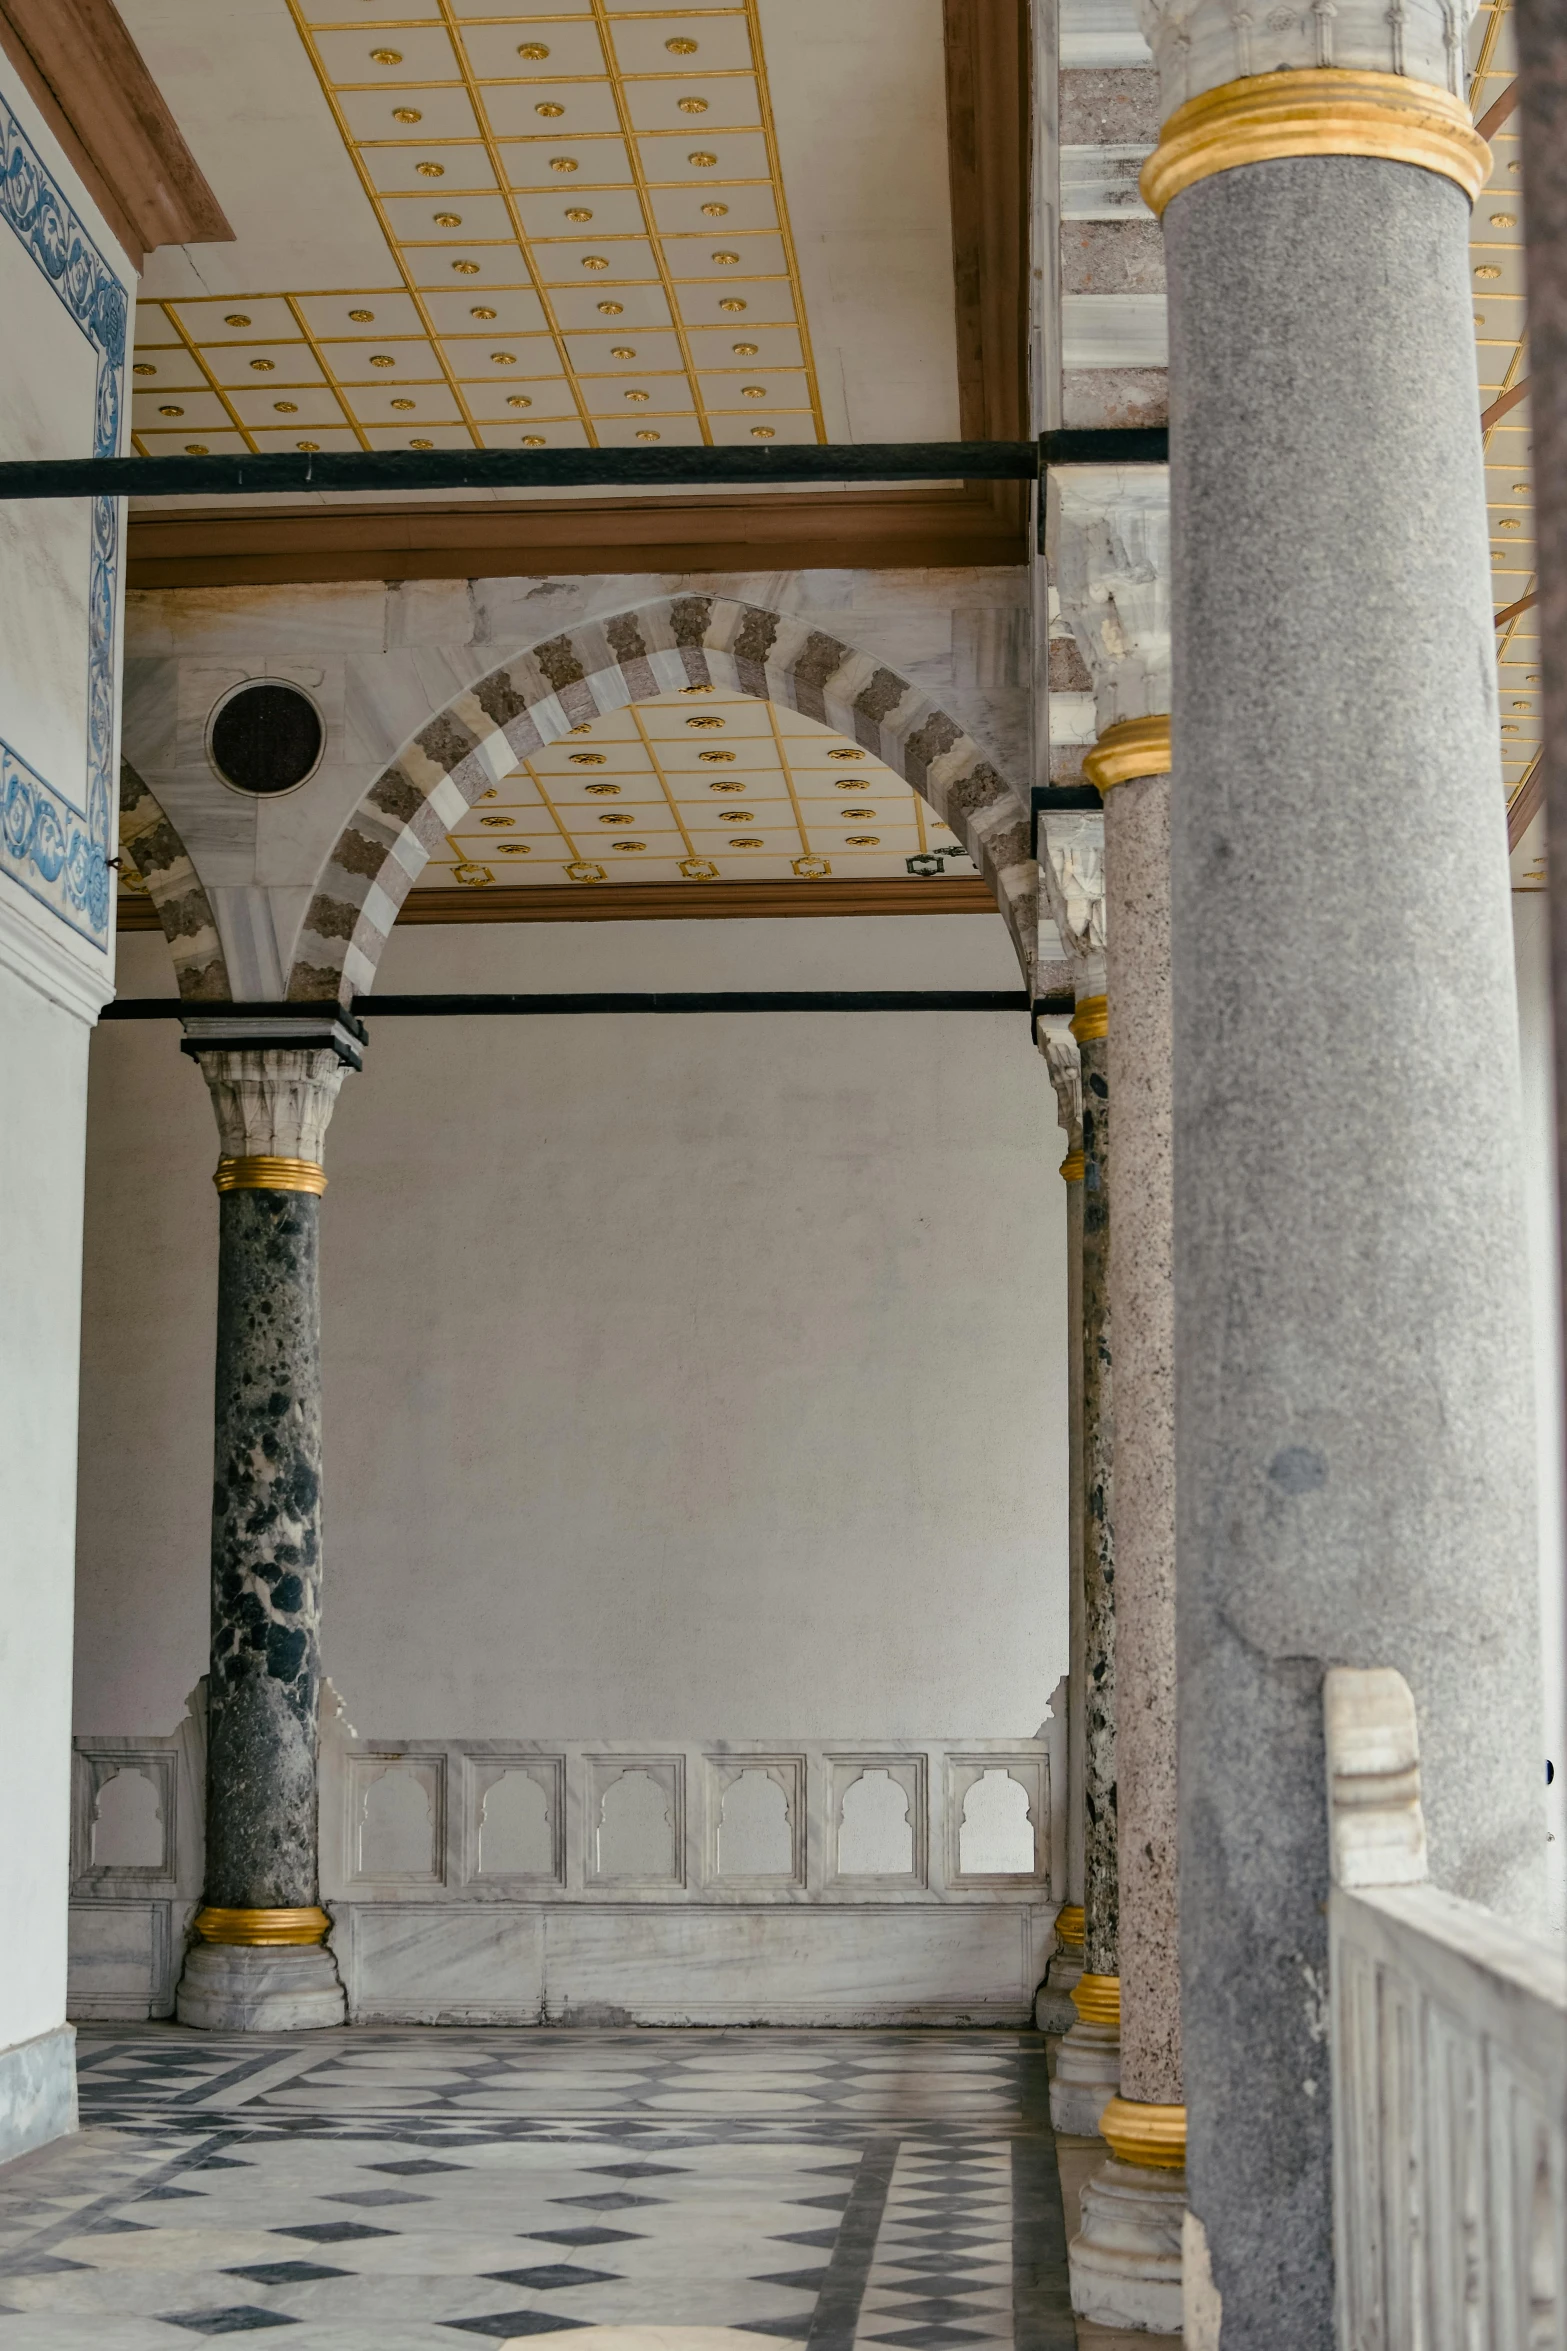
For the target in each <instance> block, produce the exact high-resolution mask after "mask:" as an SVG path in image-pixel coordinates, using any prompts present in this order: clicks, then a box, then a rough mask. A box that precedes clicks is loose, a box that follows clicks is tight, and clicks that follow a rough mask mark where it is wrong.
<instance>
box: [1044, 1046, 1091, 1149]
mask: <svg viewBox="0 0 1567 2351" xmlns="http://www.w3.org/2000/svg"><path fill="white" fill-rule="evenodd" d="M1034 1036H1035V1041H1036V1042H1037V1044H1038V1046H1039V1050H1040V1052H1041V1053H1042V1054H1043V1055H1044V1057H1045V1067H1046V1069H1047V1070H1048V1071H1049V1073H1050V1083H1051V1084H1052V1086H1054V1088H1055V1094H1056V1124H1057V1125H1058V1126H1059V1127H1060V1129H1061V1132H1062V1133H1063V1134H1064V1135H1065V1137H1066V1143H1067V1150H1068V1152H1069V1153H1070V1152H1073V1151H1081V1149H1082V1147H1083V1063H1082V1057H1081V1055H1080V1054H1079V1052H1078V1050H1077V1039H1076V1038H1075V1037H1074V1036H1073V1034H1072V1032H1071V1030H1070V1029H1069V1028H1068V1027H1067V1024H1066V1022H1065V1020H1042V1021H1040V1022H1039V1023H1038V1025H1037V1026H1036V1028H1035V1031H1034Z"/></svg>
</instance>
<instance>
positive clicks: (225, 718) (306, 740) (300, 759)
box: [209, 680, 325, 798]
mask: <svg viewBox="0 0 1567 2351" xmlns="http://www.w3.org/2000/svg"><path fill="white" fill-rule="evenodd" d="M324 739H325V738H324V734H323V730H322V726H321V714H320V712H319V711H318V710H317V708H316V706H315V704H314V703H313V702H312V701H311V699H310V697H309V695H308V694H303V693H301V692H300V690H299V688H298V687H297V686H285V685H281V684H279V683H277V682H276V681H273V680H268V681H267V682H266V683H265V684H261V685H254V686H241V687H240V688H239V690H238V691H237V693H233V694H230V696H229V698H228V700H227V701H226V702H223V703H220V704H219V706H218V709H217V712H216V714H215V715H214V717H213V721H212V731H211V734H210V737H209V748H210V750H211V753H212V764H213V766H214V767H215V768H216V769H217V771H218V773H219V775H220V776H221V777H222V778H223V781H224V782H225V783H226V784H232V785H233V787H234V789H235V791H236V792H249V793H252V794H253V795H255V796H256V797H258V798H265V797H267V796H268V795H270V794H271V793H273V792H291V791H292V790H293V789H294V786H295V785H296V784H302V783H303V782H304V780H305V778H306V776H308V775H310V774H311V773H312V772H313V770H314V768H315V765H316V762H317V761H318V760H319V758H320V757H321V746H322V743H323V741H324Z"/></svg>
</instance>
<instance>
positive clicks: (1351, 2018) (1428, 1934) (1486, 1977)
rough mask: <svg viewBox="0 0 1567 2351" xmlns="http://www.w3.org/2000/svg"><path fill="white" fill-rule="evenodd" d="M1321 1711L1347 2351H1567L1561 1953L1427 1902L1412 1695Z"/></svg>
mask: <svg viewBox="0 0 1567 2351" xmlns="http://www.w3.org/2000/svg"><path fill="white" fill-rule="evenodd" d="M1325 1708H1326V1727H1327V1748H1328V1775H1329V1804H1330V1821H1331V1831H1332V1848H1333V1888H1332V1893H1331V1897H1330V1900H1329V1910H1328V1916H1329V1954H1330V1957H1329V1965H1330V1977H1331V1986H1332V2002H1331V2022H1330V2034H1331V2040H1332V2055H1333V2141H1334V2240H1335V2244H1334V2251H1335V2263H1336V2269H1337V2278H1338V2339H1339V2343H1340V2346H1341V2351H1409V2347H1412V2346H1416V2345H1418V2346H1421V2347H1423V2351H1567V1953H1564V1951H1563V1949H1562V1947H1561V1946H1560V1945H1556V1944H1552V1943H1549V1942H1546V1941H1544V1940H1543V1939H1542V1938H1540V1937H1538V1936H1531V1935H1529V1934H1527V1933H1526V1932H1524V1931H1522V1930H1520V1929H1518V1928H1515V1927H1512V1926H1510V1925H1507V1924H1505V1923H1504V1922H1503V1921H1502V1920H1500V1919H1498V1918H1497V1917H1495V1916H1494V1915H1493V1914H1492V1913H1491V1912H1490V1911H1487V1910H1483V1909H1481V1908H1480V1907H1479V1906H1478V1905H1477V1904H1475V1903H1472V1902H1462V1901H1459V1900H1457V1899H1456V1898H1455V1897H1454V1896H1452V1895H1450V1894H1444V1893H1441V1892H1440V1891H1439V1890H1438V1889H1437V1888H1436V1887H1434V1886H1432V1885H1429V1884H1428V1883H1427V1882H1426V1851H1425V1825H1424V1821H1423V1818H1422V1815H1421V1809H1420V1772H1419V1748H1418V1743H1417V1738H1416V1729H1415V1709H1414V1701H1413V1699H1412V1697H1411V1695H1410V1692H1409V1687H1408V1685H1407V1683H1406V1682H1405V1681H1404V1679H1403V1677H1402V1676H1401V1675H1400V1674H1397V1673H1393V1672H1391V1671H1381V1672H1366V1671H1353V1670H1350V1669H1348V1668H1338V1669H1335V1670H1334V1671H1333V1672H1331V1673H1330V1674H1329V1675H1328V1677H1327V1686H1326V1691H1325Z"/></svg>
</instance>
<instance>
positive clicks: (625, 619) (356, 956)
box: [288, 595, 1039, 1003]
mask: <svg viewBox="0 0 1567 2351" xmlns="http://www.w3.org/2000/svg"><path fill="white" fill-rule="evenodd" d="M697 685H711V686H718V687H720V688H723V689H724V690H726V691H729V692H738V693H742V694H751V695H754V696H756V698H757V699H758V700H761V701H769V702H775V703H778V704H780V705H782V706H783V707H785V708H787V709H791V710H797V711H799V712H801V713H802V715H803V716H805V717H807V718H814V719H817V720H819V721H820V722H821V724H822V725H824V726H830V727H833V728H836V729H837V730H838V731H839V732H841V733H843V734H846V735H848V736H850V737H851V738H852V739H853V740H854V741H855V742H857V743H859V744H861V745H862V746H863V747H864V749H865V750H867V751H870V752H872V753H874V754H875V756H876V757H877V758H878V759H881V760H884V761H885V763H886V764H887V766H888V767H890V768H891V769H892V770H893V771H894V773H895V774H897V775H899V776H901V777H902V778H903V780H904V782H905V783H907V784H909V785H911V786H912V788H913V789H914V790H915V791H916V792H918V793H919V794H920V795H921V797H922V798H923V799H925V800H926V801H928V802H929V804H930V806H931V807H932V808H933V809H934V810H935V812H936V814H937V815H938V816H939V817H941V818H942V819H943V821H944V822H945V823H946V824H948V825H950V826H951V828H952V830H953V832H954V833H955V834H956V835H957V837H958V839H959V840H960V841H961V842H962V843H963V845H964V847H965V848H966V849H967V851H968V854H969V855H970V857H972V858H973V860H974V862H975V864H976V865H977V866H978V868H979V870H980V872H981V873H982V874H983V875H984V876H985V879H986V881H987V882H988V883H989V884H990V887H991V889H992V890H993V891H994V893H995V897H996V903H997V905H998V906H999V908H1000V910H1001V914H1002V918H1003V920H1004V921H1005V923H1006V925H1007V928H1008V929H1009V931H1010V932H1011V934H1012V941H1013V945H1014V946H1015V948H1016V950H1017V954H1018V960H1019V962H1020V963H1021V965H1022V967H1023V972H1024V976H1025V979H1026V980H1027V981H1028V983H1029V985H1030V987H1032V984H1033V975H1034V965H1035V960H1036V948H1037V931H1038V890H1039V879H1038V871H1037V868H1036V867H1035V864H1034V861H1033V859H1032V857H1031V856H1030V854H1029V822H1028V805H1027V799H1026V795H1025V793H1024V792H1023V791H1022V790H1021V789H1020V788H1019V786H1018V785H1017V784H1016V783H1014V782H1012V781H1010V780H1009V779H1008V778H1007V777H1006V776H1004V775H1003V774H1002V773H1001V771H1000V770H999V769H998V768H997V767H996V766H995V764H994V763H993V762H992V761H991V760H990V758H989V757H988V756H987V755H986V752H985V750H984V749H983V747H982V746H981V745H980V744H979V743H977V742H976V741H975V740H974V739H973V737H972V736H971V735H969V734H967V733H966V732H965V731H964V729H963V727H962V726H961V725H960V724H959V723H958V721H957V720H956V719H954V718H951V717H949V716H948V715H947V713H946V712H945V711H943V710H941V709H940V708H939V707H938V706H937V704H936V703H935V702H933V701H932V699H931V698H930V696H929V695H927V694H924V693H922V692H921V691H920V689H919V688H918V687H917V686H914V685H911V684H910V682H909V681H908V680H907V679H906V678H902V677H900V676H899V675H898V674H897V672H896V671H895V670H891V669H889V668H887V666H886V665H885V663H883V662H880V661H877V660H876V659H875V658H874V657H873V656H872V655H870V654H867V653H861V652H858V651H856V649H855V648H854V647H853V646H852V645H849V644H846V643H844V642H843V641H842V640H841V639H840V638H837V637H833V636H829V635H827V634H826V633H825V632H824V631H822V630H820V629H817V628H813V627H812V626H811V625H810V624H809V623H808V622H805V621H803V620H798V619H795V618H793V617H791V616H790V615H789V614H787V613H782V612H774V611H770V610H767V609H765V608H763V607H762V606H760V605H755V604H742V603H738V602H736V601H734V600H733V599H732V598H729V597H724V596H717V595H684V596H666V597H660V598H658V599H656V600H654V601H652V602H650V603H647V604H640V605H636V606H634V607H632V608H631V609H629V610H627V611H625V612H620V613H616V614H615V615H613V616H612V617H611V618H608V619H604V620H595V621H586V622H583V623H582V624H580V625H579V626H578V627H576V628H571V629H567V630H565V631H563V632H562V633H561V634H560V635H558V636H554V637H550V638H548V639H546V640H545V641H544V642H543V643H542V644H538V645H535V646H533V647H532V648H531V649H530V650H528V651H526V652H522V653H518V654H515V655H513V656H512V658H511V659H510V660H508V661H506V662H504V663H503V664H502V665H501V666H500V667H499V668H497V669H493V670H491V671H490V672H489V674H488V675H487V676H486V677H482V678H480V679H478V680H477V681H476V682H475V683H474V684H473V685H472V686H470V687H468V688H467V689H466V691H464V692H463V693H461V694H458V695H457V696H456V697H455V698H454V699H453V700H452V701H451V702H449V703H448V704H447V706H446V707H445V709H444V710H441V711H439V712H437V714H436V715H435V717H434V718H432V719H431V720H430V721H429V723H428V724H427V725H426V726H423V727H421V728H420V730H419V732H418V733H417V734H416V735H415V736H414V737H413V738H412V740H411V741H410V742H409V743H408V744H407V745H406V746H405V748H404V749H403V751H402V752H401V753H400V754H399V756H398V757H397V759H396V760H395V761H394V762H393V763H392V765H391V766H390V767H388V768H385V769H384V770H383V771H382V773H381V774H380V775H379V776H377V778H376V780H375V782H374V783H373V784H372V785H371V786H370V788H369V790H368V791H367V792H366V793H365V795H364V797H363V799H362V800H361V801H360V803H359V805H358V807H357V808H356V809H355V811H354V813H353V815H352V816H351V817H350V818H349V820H348V823H347V824H346V825H345V826H344V828H343V831H342V833H341V834H340V835H339V837H338V840H337V842H336V845H335V846H334V848H333V851H332V855H331V858H330V859H329V861H328V863H327V866H326V868H325V870H324V872H323V873H322V876H321V880H320V883H319V885H318V887H317V891H316V895H315V897H314V899H313V901H312V902H311V906H310V910H309V912H308V913H307V915H306V917H305V922H304V927H303V929H302V931H301V934H300V940H299V945H298V947H297V949H296V952H295V961H294V966H293V969H292V971H291V972H290V974H289V984H288V992H289V995H290V996H291V997H292V998H295V999H310V998H320V997H337V998H338V999H339V1000H340V1001H342V1002H344V1003H349V1002H351V1001H352V1000H353V998H354V996H355V995H362V994H364V993H365V992H366V991H367V990H369V989H370V988H371V987H372V986H373V985H374V982H375V974H376V967H377V965H378V964H379V962H380V958H381V951H382V949H383V948H384V947H385V945H386V941H387V938H388V936H389V934H390V932H391V928H392V925H393V923H394V922H395V921H396V919H397V913H398V909H399V907H400V906H401V905H402V902H403V899H404V898H405V897H406V895H407V893H408V891H409V889H410V888H411V886H412V884H413V882H414V880H415V878H416V877H417V875H418V874H419V872H420V870H421V869H422V867H423V866H424V864H425V861H426V860H427V858H428V857H429V856H430V855H431V854H432V852H433V851H434V850H435V848H436V847H437V846H438V845H439V843H440V842H441V841H442V840H443V839H444V837H445V835H446V834H447V832H449V831H450V829H451V827H452V826H453V825H454V824H455V823H456V822H457V820H458V818H459V817H461V816H462V814H463V813H464V812H465V810H467V809H468V808H470V807H472V805H473V803H474V801H475V800H477V799H478V798H479V797H480V795H481V794H482V793H484V792H486V791H488V790H489V788H490V786H491V785H492V784H496V783H499V781H500V780H501V778H502V777H503V776H505V775H508V774H510V772H511V770H512V769H513V768H514V767H515V766H516V764H517V762H518V760H520V759H525V758H527V757H528V756H529V755H530V754H531V753H533V752H536V751H540V750H542V749H544V747H545V746H546V745H547V744H550V743H553V742H556V741H558V740H559V738H560V737H561V736H562V735H564V734H566V733H567V732H568V731H569V730H570V729H571V728H572V727H574V726H577V725H579V724H580V723H581V722H582V721H583V720H584V719H591V718H594V717H597V716H598V715H599V714H600V713H601V712H605V711H611V710H620V709H623V708H624V707H625V706H626V705H627V704H628V703H631V702H641V701H647V700H649V699H651V698H652V697H653V696H655V695H659V694H668V693H673V692H676V691H678V690H679V689H680V688H681V687H683V686H697ZM691 886H692V888H693V889H700V888H701V886H702V885H701V884H700V883H699V882H694V883H693V884H692V885H691Z"/></svg>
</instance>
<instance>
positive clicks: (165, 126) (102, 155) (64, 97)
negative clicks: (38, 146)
mask: <svg viewBox="0 0 1567 2351" xmlns="http://www.w3.org/2000/svg"><path fill="white" fill-rule="evenodd" d="M0 49H3V50H4V52H5V54H6V56H7V57H8V58H9V59H10V61H11V64H12V65H13V66H14V67H15V69H16V71H17V73H18V74H19V75H20V76H21V79H22V82H23V85H24V86H25V88H26V90H27V93H28V96H29V97H30V98H31V99H32V101H33V103H34V105H35V106H37V107H38V109H39V111H40V113H41V114H42V115H43V116H44V119H45V120H46V121H47V123H48V125H49V128H50V130H51V131H52V132H53V133H54V136H55V137H56V138H57V139H58V140H59V142H60V145H61V146H62V147H63V148H64V150H65V152H66V154H67V156H68V157H69V158H70V162H71V165H72V168H73V169H74V170H75V171H76V172H77V174H78V175H79V177H80V179H81V181H82V185H83V186H84V187H85V189H86V190H87V193H88V195H89V196H91V198H92V200H93V202H94V203H95V204H96V205H97V207H98V209H99V211H100V212H101V213H102V214H103V216H104V219H105V220H106V221H107V222H108V224H109V226H110V228H111V229H112V230H113V231H114V234H115V236H116V237H117V238H118V239H119V241H120V243H121V244H122V245H123V246H124V248H125V251H126V253H127V254H128V255H129V257H130V261H131V265H132V267H133V268H134V269H135V270H137V271H138V272H140V269H141V266H142V263H143V262H144V261H145V259H146V257H147V255H148V254H149V253H150V252H151V251H152V250H153V248H154V247H155V246H158V245H214V244H229V243H232V241H233V237H234V231H233V230H232V229H231V228H230V227H229V224H228V222H227V220H226V219H225V218H224V214H223V208H222V206H221V205H220V204H219V202H218V200H217V198H216V196H214V194H213V193H212V190H211V188H210V187H209V186H208V185H207V182H206V179H205V177H204V176H203V174H202V170H201V167H200V165H199V164H198V163H197V161H196V158H195V157H194V156H193V155H192V153H191V151H190V149H189V148H188V147H187V146H186V144H185V141H184V140H183V138H181V136H180V132H179V126H178V124H177V123H176V122H175V120H174V117H173V115H172V114H171V113H170V112H169V109H168V107H167V105H166V104H165V103H164V98H163V93H162V91H161V90H160V89H159V88H158V85H157V83H156V82H155V81H154V80H153V78H152V76H151V74H150V73H149V72H148V71H147V67H146V64H145V63H144V61H143V58H142V54H141V51H140V50H139V49H138V48H137V46H136V44H135V42H134V41H133V40H132V39H131V36H130V34H129V32H128V31H127V30H126V27H125V24H124V22H123V20H122V18H121V17H120V15H119V12H118V10H117V9H116V8H115V7H114V4H113V0H0Z"/></svg>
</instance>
